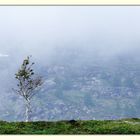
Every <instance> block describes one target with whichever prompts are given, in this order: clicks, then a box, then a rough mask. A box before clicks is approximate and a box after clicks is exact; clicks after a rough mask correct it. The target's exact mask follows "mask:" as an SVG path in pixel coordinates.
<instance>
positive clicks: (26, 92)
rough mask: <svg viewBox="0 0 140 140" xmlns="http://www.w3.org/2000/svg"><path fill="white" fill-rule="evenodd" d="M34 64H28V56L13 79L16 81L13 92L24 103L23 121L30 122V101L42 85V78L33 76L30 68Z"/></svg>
mask: <svg viewBox="0 0 140 140" xmlns="http://www.w3.org/2000/svg"><path fill="white" fill-rule="evenodd" d="M33 65H34V63H31V62H30V56H28V57H27V58H26V59H25V60H24V61H23V63H22V65H21V67H20V69H19V70H18V72H17V73H16V74H15V78H16V79H17V81H18V84H17V89H14V91H15V92H16V93H17V94H18V95H20V96H22V97H23V99H24V101H25V107H26V108H25V110H26V111H25V121H26V122H28V121H31V113H32V109H31V99H32V98H33V97H34V95H35V94H36V93H37V91H38V88H39V87H40V86H41V85H42V83H43V82H42V78H41V77H40V76H38V77H35V76H34V70H33V69H32V66H33Z"/></svg>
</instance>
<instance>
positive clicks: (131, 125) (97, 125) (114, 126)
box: [0, 119, 140, 134]
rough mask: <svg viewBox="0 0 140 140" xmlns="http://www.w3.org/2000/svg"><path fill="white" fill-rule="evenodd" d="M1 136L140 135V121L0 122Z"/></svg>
mask: <svg viewBox="0 0 140 140" xmlns="http://www.w3.org/2000/svg"><path fill="white" fill-rule="evenodd" d="M0 134H140V119H123V120H110V121H94V120H92V121H76V122H74V123H70V122H69V121H58V122H29V123H25V122H11V123H9V122H3V121H1V122H0Z"/></svg>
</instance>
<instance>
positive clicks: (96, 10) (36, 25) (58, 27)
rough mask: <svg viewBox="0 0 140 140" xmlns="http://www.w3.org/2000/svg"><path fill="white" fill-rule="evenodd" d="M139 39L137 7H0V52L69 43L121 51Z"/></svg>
mask: <svg viewBox="0 0 140 140" xmlns="http://www.w3.org/2000/svg"><path fill="white" fill-rule="evenodd" d="M139 38H140V7H133V6H125V7H124V6H120V7H119V6H104V7H103V6H34V7H30V6H17V7H15V6H7V7H6V6H1V7H0V53H4V54H9V53H11V55H12V52H11V51H12V50H13V53H15V50H20V49H21V50H23V51H24V53H33V54H34V55H37V54H38V55H39V54H41V55H46V53H47V52H48V50H51V47H52V46H55V47H57V46H61V47H64V46H65V47H67V46H69V45H70V44H71V46H72V45H73V46H80V47H82V46H86V47H87V46H90V47H102V48H103V49H104V50H106V48H107V47H111V48H113V49H116V50H120V49H123V48H128V47H133V46H139V45H138V44H139ZM44 50H45V51H44ZM17 53H18V51H17ZM49 53H50V52H49Z"/></svg>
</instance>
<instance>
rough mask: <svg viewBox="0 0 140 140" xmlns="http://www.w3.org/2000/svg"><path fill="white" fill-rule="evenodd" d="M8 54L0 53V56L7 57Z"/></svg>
mask: <svg viewBox="0 0 140 140" xmlns="http://www.w3.org/2000/svg"><path fill="white" fill-rule="evenodd" d="M8 56H9V55H8V54H1V53H0V57H8Z"/></svg>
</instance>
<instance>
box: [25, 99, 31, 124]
mask: <svg viewBox="0 0 140 140" xmlns="http://www.w3.org/2000/svg"><path fill="white" fill-rule="evenodd" d="M25 121H26V122H29V121H31V102H30V99H27V100H26V111H25Z"/></svg>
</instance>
